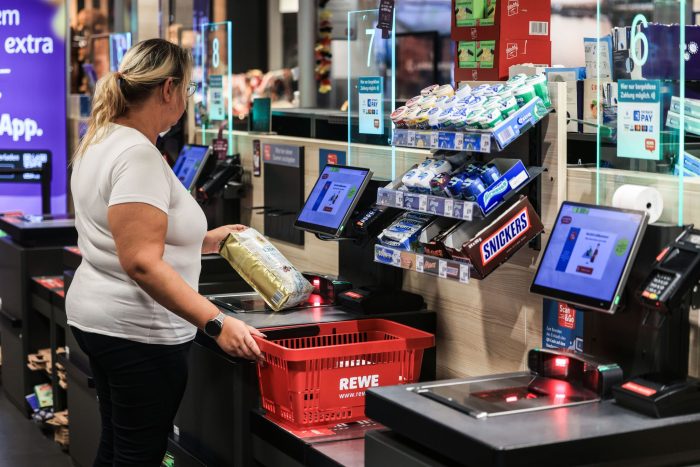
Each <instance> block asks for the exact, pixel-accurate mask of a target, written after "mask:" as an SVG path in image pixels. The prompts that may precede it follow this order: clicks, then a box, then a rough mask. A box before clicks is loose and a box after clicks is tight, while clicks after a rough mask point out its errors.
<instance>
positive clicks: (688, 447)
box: [365, 202, 700, 466]
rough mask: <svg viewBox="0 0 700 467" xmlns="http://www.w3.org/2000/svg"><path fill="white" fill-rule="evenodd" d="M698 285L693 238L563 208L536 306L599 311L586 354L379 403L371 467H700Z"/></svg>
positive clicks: (370, 408)
mask: <svg viewBox="0 0 700 467" xmlns="http://www.w3.org/2000/svg"><path fill="white" fill-rule="evenodd" d="M699 280H700V232H699V231H697V230H694V229H693V228H692V226H691V227H688V228H685V229H683V228H680V227H674V226H660V225H650V226H648V227H647V217H646V215H645V214H644V213H641V212H635V211H624V210H619V209H613V208H605V207H600V206H591V205H581V204H576V203H569V202H566V203H564V204H563V205H562V208H561V210H560V212H559V215H558V217H557V220H556V223H555V227H554V229H553V231H552V235H551V237H550V240H549V243H548V245H547V248H546V250H545V251H544V253H543V255H542V260H541V262H540V265H539V268H538V271H537V274H536V275H535V278H534V281H533V285H532V287H531V292H533V293H537V294H541V295H544V296H546V297H549V298H553V299H556V300H559V301H561V302H564V303H569V304H572V305H576V306H578V307H580V308H584V309H586V310H590V311H591V312H590V313H589V315H587V318H586V322H587V324H586V329H585V331H584V351H585V352H587V353H586V354H574V353H571V351H566V350H539V349H533V350H532V351H530V354H529V357H528V367H529V371H524V372H518V373H511V374H501V375H488V376H481V377H473V378H466V379H456V380H449V381H436V382H431V383H418V384H410V385H407V386H394V387H385V388H374V389H370V390H369V391H368V392H367V401H366V403H367V405H366V413H367V415H369V416H370V417H371V418H372V419H373V420H375V421H377V422H379V423H381V424H383V425H384V426H386V428H387V429H384V430H377V431H373V432H371V433H368V434H367V436H366V442H365V455H366V457H365V462H366V465H368V466H380V465H381V466H385V465H415V466H417V465H474V466H485V465H500V466H507V465H533V464H538V465H543V464H544V465H635V466H640V465H687V464H690V463H695V462H697V461H698V460H700V447H699V446H698V443H697V435H698V433H700V382H698V380H696V379H694V378H689V377H688V351H689V346H688V342H689V330H690V326H689V320H688V313H689V310H690V307H691V305H692V304H693V303H694V302H693V301H694V300H695V303H696V304H697V296H696V293H697V284H698V281H699ZM596 312H597V313H596ZM588 316H590V317H591V318H593V319H590V320H589V319H588ZM589 322H590V324H589ZM623 328H626V329H623ZM603 341H604V342H603ZM590 354H593V355H595V357H593V356H591V355H590Z"/></svg>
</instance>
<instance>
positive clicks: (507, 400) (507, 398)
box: [506, 396, 518, 402]
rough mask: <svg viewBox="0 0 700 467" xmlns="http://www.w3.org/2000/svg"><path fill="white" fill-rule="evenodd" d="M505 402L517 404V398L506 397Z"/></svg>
mask: <svg viewBox="0 0 700 467" xmlns="http://www.w3.org/2000/svg"><path fill="white" fill-rule="evenodd" d="M506 402H518V396H508V397H506Z"/></svg>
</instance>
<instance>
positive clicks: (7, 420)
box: [0, 386, 73, 467]
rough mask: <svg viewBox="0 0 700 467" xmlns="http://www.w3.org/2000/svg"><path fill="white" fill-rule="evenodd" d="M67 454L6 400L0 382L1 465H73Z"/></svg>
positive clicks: (3, 466) (37, 466) (31, 466)
mask: <svg viewBox="0 0 700 467" xmlns="http://www.w3.org/2000/svg"><path fill="white" fill-rule="evenodd" d="M72 465H73V463H72V462H71V460H70V456H68V454H66V453H64V452H62V451H61V448H59V446H58V444H56V443H54V442H53V440H52V439H50V438H47V437H46V436H44V435H43V434H42V433H41V431H40V430H39V427H38V426H36V425H35V424H34V423H33V422H32V421H30V420H29V419H28V418H25V417H24V416H23V414H21V413H20V412H19V410H17V408H16V407H15V406H14V405H12V403H10V401H8V400H7V397H5V393H4V392H3V391H2V387H1V386H0V466H2V467H71V466H72Z"/></svg>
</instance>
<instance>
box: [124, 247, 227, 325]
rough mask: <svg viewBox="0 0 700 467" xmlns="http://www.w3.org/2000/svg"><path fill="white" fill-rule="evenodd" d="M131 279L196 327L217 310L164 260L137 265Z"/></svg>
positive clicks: (212, 315) (217, 312) (207, 319)
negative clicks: (138, 266) (139, 266)
mask: <svg viewBox="0 0 700 467" xmlns="http://www.w3.org/2000/svg"><path fill="white" fill-rule="evenodd" d="M131 278H132V279H134V280H135V281H136V283H137V284H138V285H139V286H140V287H141V288H142V289H143V290H144V291H145V292H146V293H147V294H148V295H150V296H151V297H152V298H153V299H154V300H155V301H156V302H158V303H159V304H160V305H162V306H163V307H165V308H167V309H168V310H170V311H171V312H173V313H175V314H176V315H178V316H179V317H181V318H183V319H185V320H187V321H189V322H190V323H192V324H194V325H195V326H197V327H198V328H199V329H202V328H204V325H205V324H206V323H207V321H209V320H210V319H212V318H214V317H215V316H216V315H217V314H219V309H218V308H217V307H216V306H215V305H214V304H213V303H211V302H210V301H209V300H207V299H206V298H204V297H203V296H201V295H200V294H199V293H198V292H197V291H196V290H194V289H193V288H192V287H191V286H190V285H189V284H188V283H187V282H185V280H184V279H183V278H182V276H180V274H178V273H177V271H175V269H173V268H172V266H170V265H169V264H168V263H166V262H165V261H163V260H159V261H152V262H150V264H149V265H148V266H145V267H141V268H138V271H134V272H133V273H132V274H131Z"/></svg>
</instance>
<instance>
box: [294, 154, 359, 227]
mask: <svg viewBox="0 0 700 467" xmlns="http://www.w3.org/2000/svg"><path fill="white" fill-rule="evenodd" d="M369 174H370V171H369V170H368V169H359V168H353V167H343V166H335V165H327V166H326V167H325V168H324V169H323V172H322V173H321V176H320V177H319V179H318V181H317V182H316V185H315V186H314V188H313V190H311V194H310V195H309V198H308V199H307V200H306V204H305V205H304V207H303V208H302V210H301V213H300V214H299V218H298V219H297V223H298V224H299V223H300V226H301V227H310V228H311V230H322V231H328V232H329V233H330V232H331V231H337V230H338V229H340V227H341V226H342V225H343V221H344V220H346V218H347V216H348V215H349V214H350V210H351V209H352V208H353V206H354V205H355V201H356V199H357V197H358V196H360V195H361V191H362V189H364V184H365V180H366V179H367V178H368V176H369ZM304 224H306V225H304ZM313 226H319V227H322V229H314V228H313Z"/></svg>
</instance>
